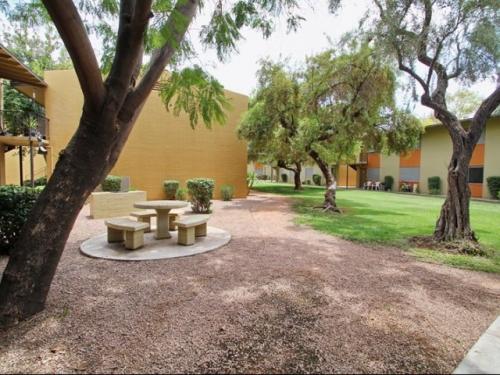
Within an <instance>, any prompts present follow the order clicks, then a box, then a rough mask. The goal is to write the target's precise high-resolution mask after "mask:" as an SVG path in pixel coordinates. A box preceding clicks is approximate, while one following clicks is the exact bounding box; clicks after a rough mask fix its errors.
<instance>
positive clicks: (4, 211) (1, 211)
mask: <svg viewBox="0 0 500 375" xmlns="http://www.w3.org/2000/svg"><path fill="white" fill-rule="evenodd" d="M42 190H43V189H42V188H40V187H37V188H31V187H25V186H23V187H21V186H15V185H4V186H0V253H2V254H9V253H10V251H11V249H12V246H14V243H15V242H16V240H17V237H18V236H19V232H20V231H21V228H22V226H23V225H24V223H25V222H26V220H27V219H28V215H29V213H30V211H31V209H32V207H33V205H34V204H35V202H36V200H37V198H38V196H39V195H40V192H41V191H42Z"/></svg>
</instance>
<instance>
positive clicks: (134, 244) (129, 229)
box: [106, 218, 149, 250]
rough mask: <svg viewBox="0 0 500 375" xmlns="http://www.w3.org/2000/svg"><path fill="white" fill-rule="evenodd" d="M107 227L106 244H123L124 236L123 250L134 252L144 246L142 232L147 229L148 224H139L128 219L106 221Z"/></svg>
mask: <svg viewBox="0 0 500 375" xmlns="http://www.w3.org/2000/svg"><path fill="white" fill-rule="evenodd" d="M106 226H107V227H108V242H110V243H113V242H123V237H124V234H125V248H127V249H130V250H135V249H138V248H140V247H141V246H142V245H144V231H145V230H146V229H148V228H149V224H148V223H141V222H138V221H134V220H130V219H128V218H116V219H109V220H106Z"/></svg>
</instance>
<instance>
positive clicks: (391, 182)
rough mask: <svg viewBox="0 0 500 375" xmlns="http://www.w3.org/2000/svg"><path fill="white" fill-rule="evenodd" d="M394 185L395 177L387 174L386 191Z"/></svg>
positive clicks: (385, 180) (385, 178)
mask: <svg viewBox="0 0 500 375" xmlns="http://www.w3.org/2000/svg"><path fill="white" fill-rule="evenodd" d="M393 186H394V177H392V176H385V177H384V189H385V191H389V190H392V187H393Z"/></svg>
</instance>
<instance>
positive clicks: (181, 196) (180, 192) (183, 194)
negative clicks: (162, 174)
mask: <svg viewBox="0 0 500 375" xmlns="http://www.w3.org/2000/svg"><path fill="white" fill-rule="evenodd" d="M175 199H177V200H178V201H185V200H186V199H187V190H186V189H184V188H179V189H177V192H176V193H175Z"/></svg>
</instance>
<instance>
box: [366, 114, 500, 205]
mask: <svg viewBox="0 0 500 375" xmlns="http://www.w3.org/2000/svg"><path fill="white" fill-rule="evenodd" d="M463 122H464V125H465V126H466V127H467V125H468V122H469V121H468V120H464V121H463ZM451 153H452V143H451V139H450V136H449V134H448V131H447V130H446V128H445V127H444V126H443V125H441V124H436V125H431V126H427V127H426V128H425V133H424V134H423V135H422V137H421V140H420V145H419V147H418V148H417V149H415V150H412V151H410V152H408V153H406V154H405V155H384V154H379V153H369V155H368V165H367V172H368V173H367V174H368V180H372V181H383V180H384V177H385V176H392V177H393V178H394V182H395V187H394V189H399V188H400V186H401V185H402V184H403V183H406V184H408V185H417V186H418V190H419V191H420V192H422V193H429V189H428V178H429V177H434V176H437V177H439V178H440V180H441V193H443V194H444V193H445V192H446V191H447V188H448V184H447V175H448V164H449V162H450V158H451ZM490 176H500V116H495V117H492V118H490V119H489V120H488V122H487V124H486V129H485V131H484V133H483V134H482V136H481V138H480V139H479V141H478V143H477V145H476V147H475V149H474V152H473V154H472V159H471V162H470V166H469V187H470V190H471V194H472V196H473V197H475V198H492V197H491V195H490V192H489V190H488V186H487V183H486V179H487V178H488V177H490Z"/></svg>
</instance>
